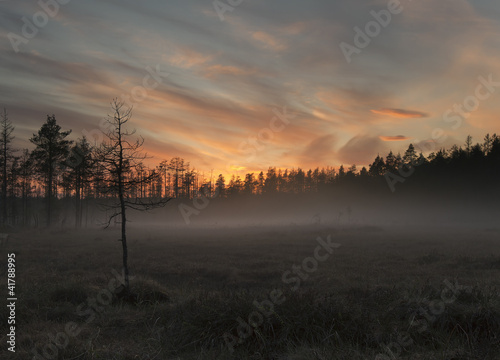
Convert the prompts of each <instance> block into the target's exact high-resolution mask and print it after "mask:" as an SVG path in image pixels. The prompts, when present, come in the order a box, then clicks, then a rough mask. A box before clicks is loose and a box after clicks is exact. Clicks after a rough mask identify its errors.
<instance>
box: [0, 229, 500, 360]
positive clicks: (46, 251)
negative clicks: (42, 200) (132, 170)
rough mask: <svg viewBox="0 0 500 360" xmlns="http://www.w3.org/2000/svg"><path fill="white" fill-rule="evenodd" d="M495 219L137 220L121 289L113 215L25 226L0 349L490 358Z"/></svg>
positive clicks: (15, 244) (165, 355)
mask: <svg viewBox="0 0 500 360" xmlns="http://www.w3.org/2000/svg"><path fill="white" fill-rule="evenodd" d="M499 235H500V230H499V229H498V228H468V229H458V228H449V229H445V228H442V227H440V228H429V227H421V228H418V227H413V228H403V227H399V228H398V227H395V226H392V227H389V226H387V227H376V226H343V227H338V226H337V227H333V226H332V227H329V226H320V225H316V226H313V225H309V226H294V225H290V226H287V227H279V228H278V227H276V228H272V227H258V228H257V227H240V228H236V227H232V228H230V227H228V228H221V227H219V228H216V227H205V228H202V227H197V228H196V227H187V226H186V227H180V226H178V227H167V226H165V227H161V226H149V227H147V228H146V229H139V228H134V227H132V228H131V229H130V231H129V244H130V246H129V250H130V254H129V255H130V259H129V261H130V269H131V273H132V275H133V279H132V281H131V286H132V290H133V291H135V293H136V294H137V298H136V299H135V300H136V301H134V302H125V301H117V300H116V299H115V298H114V297H113V296H112V292H111V290H113V289H114V287H115V286H116V285H117V284H118V282H117V281H116V280H115V279H116V278H120V273H121V243H120V242H118V241H117V239H118V238H119V233H118V229H109V230H98V229H94V230H84V231H81V232H78V233H76V232H70V231H48V230H47V231H30V232H20V233H17V234H15V235H14V238H13V239H11V241H10V242H9V243H8V244H7V245H6V246H5V247H4V248H3V249H2V263H4V261H5V260H6V259H7V253H12V252H14V253H15V254H16V292H17V297H18V301H17V305H16V341H17V342H16V353H15V354H11V353H8V352H7V351H6V350H5V344H6V341H7V337H6V332H5V330H3V331H2V335H1V337H0V338H1V342H2V344H4V345H3V349H2V353H1V354H0V358H2V359H13V360H17V359H23V360H24V359H31V358H33V356H35V355H34V351H35V349H36V353H37V354H40V355H39V356H38V359H43V358H46V359H49V358H54V359H81V360H90V359H103V360H104V359H106V360H111V359H117V360H118V359H120V360H121V359H130V360H132V359H144V360H145V359H172V360H173V359H283V360H284V359H325V360H326V359H376V358H377V359H379V360H382V359H393V358H401V359H445V360H458V359H500V303H499V296H498V295H499V285H500V252H499V251H498V249H499V247H498V240H499ZM318 237H320V239H318ZM4 264H5V263H4ZM5 272H6V266H5V265H3V266H2V279H3V280H2V288H3V289H5V288H6V280H5V278H6V276H5ZM2 293H3V294H4V297H5V292H2ZM0 315H1V319H0V320H1V323H2V324H6V323H7V318H8V316H9V314H8V312H7V310H6V307H5V306H3V307H2V311H1V313H0ZM51 339H52V340H51Z"/></svg>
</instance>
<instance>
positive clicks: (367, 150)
mask: <svg viewBox="0 0 500 360" xmlns="http://www.w3.org/2000/svg"><path fill="white" fill-rule="evenodd" d="M385 152H387V148H386V146H385V144H384V142H383V141H382V140H380V138H379V137H378V136H370V135H356V136H354V137H353V138H351V139H350V140H349V141H348V142H347V143H346V144H345V145H344V146H343V147H341V148H340V149H339V151H338V153H337V158H338V159H339V160H340V161H341V162H343V163H345V164H358V165H366V164H369V163H371V162H372V161H373V159H374V158H375V156H376V155H377V154H378V153H385Z"/></svg>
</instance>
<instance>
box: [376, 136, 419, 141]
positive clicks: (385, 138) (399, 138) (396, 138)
mask: <svg viewBox="0 0 500 360" xmlns="http://www.w3.org/2000/svg"><path fill="white" fill-rule="evenodd" d="M379 138H380V140H382V141H405V140H410V139H411V138H410V137H408V136H404V135H396V136H379Z"/></svg>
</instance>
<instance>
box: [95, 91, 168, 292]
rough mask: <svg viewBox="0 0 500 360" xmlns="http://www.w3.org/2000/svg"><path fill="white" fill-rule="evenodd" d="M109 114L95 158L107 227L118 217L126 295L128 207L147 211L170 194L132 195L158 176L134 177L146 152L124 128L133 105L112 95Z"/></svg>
mask: <svg viewBox="0 0 500 360" xmlns="http://www.w3.org/2000/svg"><path fill="white" fill-rule="evenodd" d="M111 108H112V115H108V118H107V130H106V131H103V133H104V141H103V143H102V144H101V145H100V147H99V148H98V149H97V158H98V161H99V162H100V164H101V167H102V170H103V171H102V175H101V176H102V179H99V180H100V181H101V182H102V183H103V184H104V189H105V190H104V191H105V193H106V197H107V198H108V199H111V203H107V204H106V205H105V206H106V207H107V208H109V209H111V210H112V213H111V215H110V216H108V219H107V223H106V224H105V226H106V227H108V226H109V225H110V224H111V222H112V221H113V220H114V219H115V218H117V217H118V218H120V220H121V238H120V241H121V243H122V250H123V278H124V284H123V291H122V293H121V295H123V296H126V297H129V296H131V293H130V283H129V268H128V248H127V210H128V209H131V210H138V211H147V210H151V209H154V208H157V207H162V206H165V204H166V203H167V202H168V201H169V200H170V198H155V199H153V198H147V199H142V198H137V197H136V198H135V199H134V198H133V197H132V196H133V194H134V189H135V188H137V186H141V185H146V184H149V183H152V182H154V181H157V177H158V176H161V174H160V173H158V172H154V171H153V172H151V173H150V174H148V175H147V176H142V177H136V176H134V174H136V173H137V170H139V169H140V168H142V166H143V161H144V160H145V159H146V158H147V155H146V154H145V153H144V152H143V151H142V145H143V143H144V139H143V138H142V137H139V138H136V139H132V138H133V137H134V135H135V130H131V131H129V130H127V129H126V128H125V124H126V123H127V122H128V121H129V120H130V119H131V118H132V108H128V107H125V105H124V103H123V102H121V101H119V100H117V99H114V100H113V101H112V102H111Z"/></svg>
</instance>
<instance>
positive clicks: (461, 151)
mask: <svg viewBox="0 0 500 360" xmlns="http://www.w3.org/2000/svg"><path fill="white" fill-rule="evenodd" d="M112 110H113V115H112V116H111V118H110V119H111V120H110V124H112V126H111V127H110V131H109V132H107V133H106V134H105V135H106V140H107V141H104V142H103V144H99V145H97V144H91V143H90V142H89V141H88V139H86V138H85V137H82V138H79V139H77V140H76V141H72V140H70V139H68V136H69V135H70V134H71V130H63V129H62V128H61V126H60V125H59V124H58V123H57V120H56V117H55V116H54V115H51V116H50V115H48V116H47V119H46V122H45V123H44V124H43V125H42V126H41V128H40V129H39V130H38V132H37V133H35V134H33V136H32V137H31V138H30V139H29V140H30V142H31V143H32V144H33V145H34V149H33V150H31V151H30V150H28V149H23V150H16V149H14V148H13V147H12V142H13V140H14V130H15V129H14V125H13V124H12V122H11V121H10V119H9V116H8V113H7V110H6V109H3V113H2V115H1V119H0V152H1V153H0V167H1V169H0V170H1V171H0V181H1V209H0V210H1V211H0V214H1V218H2V220H1V223H2V225H3V226H6V225H12V226H17V225H22V226H39V225H41V224H46V225H48V226H50V225H53V224H54V223H57V224H59V223H62V222H66V225H69V224H72V225H74V226H76V227H81V226H85V225H86V224H88V223H89V221H90V222H92V221H93V220H92V219H90V220H89V211H90V212H91V213H92V214H93V213H94V209H95V207H96V206H97V205H98V207H99V209H100V211H103V212H104V213H105V214H106V218H107V220H108V224H109V223H110V221H112V220H116V221H117V222H118V223H120V222H122V221H123V219H121V220H120V215H121V213H122V211H121V210H119V211H117V210H116V209H118V208H119V206H118V202H117V201H118V200H120V199H119V197H120V192H121V194H122V195H123V197H124V199H121V200H122V202H124V203H125V204H126V205H127V206H129V207H131V208H137V209H144V208H146V209H147V208H150V207H154V204H159V203H162V201H164V200H162V199H171V198H189V199H191V198H194V197H197V196H210V197H218V198H234V197H238V196H265V195H269V194H276V193H286V194H298V193H308V192H323V191H327V190H329V189H335V188H336V189H344V188H345V187H350V188H358V189H363V190H364V191H379V192H383V191H387V187H388V188H389V189H391V190H392V191H393V192H394V191H395V190H396V189H398V188H400V189H401V191H402V192H409V191H418V190H422V189H439V188H443V187H446V189H447V190H450V189H451V190H453V189H456V190H457V191H458V190H459V189H463V188H464V187H468V188H469V189H470V188H471V187H473V186H480V187H481V189H486V188H491V187H492V186H493V187H495V186H496V184H498V180H500V137H499V136H498V135H496V134H493V135H489V134H487V135H486V136H485V137H484V139H483V141H482V142H480V143H479V142H478V143H475V144H474V143H473V141H472V138H471V137H470V136H468V137H467V139H466V141H465V143H464V144H463V145H462V146H457V145H454V146H453V147H452V148H450V149H444V148H442V149H439V150H437V151H435V152H432V153H430V154H429V155H427V156H425V155H424V154H423V153H422V152H417V150H416V148H415V146H414V145H413V144H410V145H409V147H408V149H407V150H406V151H405V152H404V153H403V154H395V153H393V152H392V151H391V152H389V153H388V154H387V155H386V156H385V157H384V156H380V154H379V155H377V156H376V157H375V159H374V160H373V162H372V163H371V164H370V165H369V166H368V167H362V168H361V169H359V170H358V168H357V166H356V165H351V166H349V167H344V165H341V166H340V167H338V168H334V167H332V166H328V167H323V168H319V167H317V168H315V169H309V170H303V169H301V168H296V169H295V168H294V169H280V168H277V167H269V168H268V169H267V170H266V172H265V173H264V171H260V172H258V173H256V172H250V173H247V174H245V176H244V177H241V176H239V175H232V176H231V178H230V179H229V181H227V180H226V179H225V178H224V176H223V175H222V174H219V175H218V176H217V177H216V178H215V177H213V173H211V174H210V175H207V174H205V173H203V172H199V171H196V170H195V169H193V168H191V167H190V164H189V162H187V161H185V160H184V159H182V158H181V157H173V158H171V159H168V160H163V161H160V162H159V163H158V164H157V165H156V166H154V167H151V166H148V165H146V163H145V160H146V158H147V156H146V155H143V153H142V152H141V147H142V144H143V139H142V138H138V139H137V140H134V141H130V140H128V137H130V136H132V135H134V132H133V131H131V132H128V131H127V130H125V129H124V127H123V126H124V125H125V123H126V122H127V121H128V120H129V119H130V117H131V109H126V108H124V106H123V104H121V103H120V102H118V101H114V102H113V103H112ZM116 116H118V120H117V118H116ZM120 119H123V120H126V121H124V122H123V123H121V120H120ZM120 136H123V138H120ZM126 138H127V139H126ZM117 144H121V145H122V146H125V147H126V151H125V152H127V151H128V152H129V154H128V157H125V158H122V162H121V163H120V162H119V161H118V160H119V158H120V156H121V155H123V151H124V149H123V148H122V149H121V150H120V149H119V146H118V147H117ZM120 151H122V153H121V155H120ZM407 180H410V181H408V182H407ZM405 182H407V184H405V185H404V186H403V185H401V184H400V183H405ZM68 209H71V211H68ZM89 209H90V210H89ZM68 213H72V214H73V215H72V216H71V217H72V219H68V215H67V214H68ZM63 214H64V215H63ZM62 225H64V224H62Z"/></svg>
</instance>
